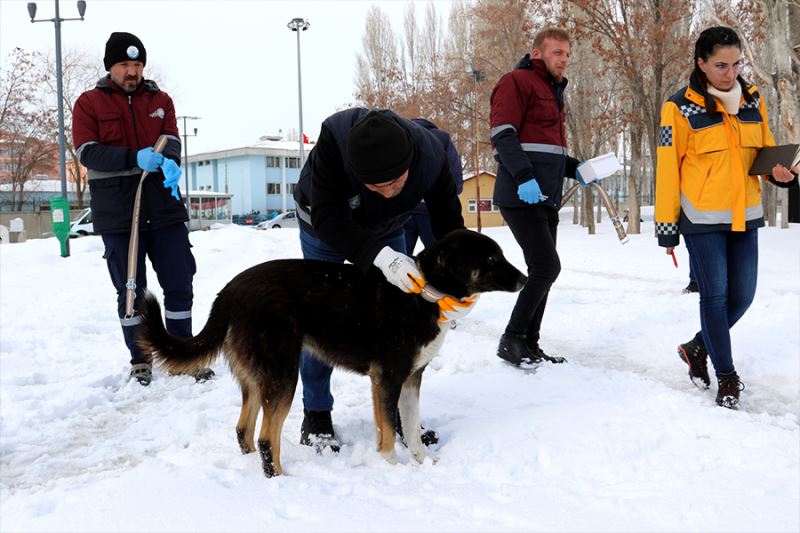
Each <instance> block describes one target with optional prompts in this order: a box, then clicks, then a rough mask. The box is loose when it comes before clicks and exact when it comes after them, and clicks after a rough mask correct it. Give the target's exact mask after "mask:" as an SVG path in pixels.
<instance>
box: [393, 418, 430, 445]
mask: <svg viewBox="0 0 800 533" xmlns="http://www.w3.org/2000/svg"><path fill="white" fill-rule="evenodd" d="M394 430H395V431H396V432H397V434H398V435H400V441H401V442H402V443H403V444H404V445H405V444H406V439H405V437H404V436H403V423H402V422H401V421H400V411H397V412H396V413H395V415H394ZM419 440H421V441H422V444H424V445H425V446H433V445H434V444H436V443H438V442H439V435H437V434H436V432H435V431H434V430H432V429H425V426H420V437H419ZM406 447H407V446H406Z"/></svg>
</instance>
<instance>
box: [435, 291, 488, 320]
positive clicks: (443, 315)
mask: <svg viewBox="0 0 800 533" xmlns="http://www.w3.org/2000/svg"><path fill="white" fill-rule="evenodd" d="M479 296H480V295H478V294H473V295H472V296H467V297H466V298H462V299H461V300H456V299H455V298H453V297H452V296H445V297H443V298H439V299H438V300H437V301H436V303H437V304H438V305H439V322H450V321H451V320H461V319H462V318H464V317H465V316H467V315H468V314H469V312H470V311H472V308H473V307H475V302H477V301H478V297H479Z"/></svg>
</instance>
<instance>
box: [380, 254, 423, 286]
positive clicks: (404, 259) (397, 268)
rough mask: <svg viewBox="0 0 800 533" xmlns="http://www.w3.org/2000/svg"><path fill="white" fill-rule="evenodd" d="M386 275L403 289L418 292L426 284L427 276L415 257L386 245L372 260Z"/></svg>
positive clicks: (388, 279) (392, 282) (389, 280)
mask: <svg viewBox="0 0 800 533" xmlns="http://www.w3.org/2000/svg"><path fill="white" fill-rule="evenodd" d="M372 264H374V265H375V266H376V267H378V268H379V269H380V271H381V272H383V275H384V276H386V281H388V282H389V283H391V284H392V285H394V286H396V287H399V288H400V289H401V290H403V291H405V292H409V293H413V294H418V293H419V292H421V291H422V287H424V286H425V277H424V276H423V275H422V273H421V272H420V271H419V270H418V269H417V264H416V263H415V262H414V260H413V259H411V258H410V257H408V256H407V255H405V254H401V253H400V252H395V251H394V250H392V249H391V248H389V247H388V246H384V247H383V248H382V249H381V251H380V252H378V255H376V256H375V260H374V261H373V262H372Z"/></svg>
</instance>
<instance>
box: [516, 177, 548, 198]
mask: <svg viewBox="0 0 800 533" xmlns="http://www.w3.org/2000/svg"><path fill="white" fill-rule="evenodd" d="M517 196H519V199H520V200H522V201H523V202H525V203H526V204H538V203H539V202H541V201H542V200H546V199H547V198H546V197H544V196H542V189H541V188H540V187H539V182H538V181H536V178H531V179H529V180H528V181H526V182H525V183H523V184H522V185H520V186H519V187H517Z"/></svg>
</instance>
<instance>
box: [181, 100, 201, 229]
mask: <svg viewBox="0 0 800 533" xmlns="http://www.w3.org/2000/svg"><path fill="white" fill-rule="evenodd" d="M177 118H180V119H183V168H185V169H186V172H185V174H184V176H183V178H184V183H185V184H186V214H187V215H189V230H190V231H191V229H192V202H191V200H190V198H189V146H188V144H189V143H188V141H187V138H188V137H197V128H194V133H193V134H191V135H189V131H188V130H187V129H186V121H187V120H200V117H190V116H188V115H181V116H179V117H177Z"/></svg>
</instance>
